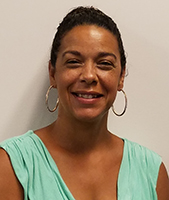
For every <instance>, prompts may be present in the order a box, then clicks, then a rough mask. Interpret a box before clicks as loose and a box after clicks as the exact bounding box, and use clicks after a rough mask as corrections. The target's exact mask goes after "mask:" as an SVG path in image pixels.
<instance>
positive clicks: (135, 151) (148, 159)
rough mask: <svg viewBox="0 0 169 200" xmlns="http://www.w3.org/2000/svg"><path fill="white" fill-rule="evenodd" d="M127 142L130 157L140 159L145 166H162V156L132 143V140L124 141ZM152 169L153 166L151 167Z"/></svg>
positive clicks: (126, 146)
mask: <svg viewBox="0 0 169 200" xmlns="http://www.w3.org/2000/svg"><path fill="white" fill-rule="evenodd" d="M124 141H125V148H126V151H127V153H128V156H130V157H132V158H133V159H136V161H137V159H138V161H141V162H142V163H143V164H145V165H147V166H149V165H155V166H157V165H158V167H159V166H160V164H161V156H160V155H158V154H157V153H156V152H154V151H152V150H150V149H148V148H147V147H144V146H142V145H140V144H138V143H136V142H132V141H130V140H127V139H124ZM150 167H151V166H150Z"/></svg>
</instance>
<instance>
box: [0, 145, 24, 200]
mask: <svg viewBox="0 0 169 200" xmlns="http://www.w3.org/2000/svg"><path fill="white" fill-rule="evenodd" d="M0 196H1V198H0V199H1V200H23V199H24V195H23V189H22V186H21V184H20V183H19V181H18V179H17V177H16V176H15V173H14V170H13V168H12V165H11V162H10V159H9V156H8V155H7V153H6V152H5V151H4V150H3V149H1V148H0Z"/></svg>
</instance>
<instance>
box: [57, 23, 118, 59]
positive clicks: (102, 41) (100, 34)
mask: <svg viewBox="0 0 169 200" xmlns="http://www.w3.org/2000/svg"><path fill="white" fill-rule="evenodd" d="M85 49H87V51H89V49H91V50H93V51H108V52H110V53H115V54H117V55H118V54H119V49H118V42H117V39H116V37H115V36H114V35H113V34H112V33H111V32H110V31H109V30H107V29H105V28H102V27H98V26H96V25H80V26H76V27H74V28H73V29H71V30H70V31H69V32H68V33H66V35H65V36H64V37H63V39H62V41H61V46H60V50H59V52H63V51H65V50H80V51H84V50H85Z"/></svg>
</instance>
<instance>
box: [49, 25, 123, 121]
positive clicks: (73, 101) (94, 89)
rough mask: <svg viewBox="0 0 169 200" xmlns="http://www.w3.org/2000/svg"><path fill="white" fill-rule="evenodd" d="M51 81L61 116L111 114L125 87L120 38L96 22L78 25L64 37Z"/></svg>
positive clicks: (87, 118) (83, 117)
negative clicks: (58, 101) (57, 95)
mask: <svg viewBox="0 0 169 200" xmlns="http://www.w3.org/2000/svg"><path fill="white" fill-rule="evenodd" d="M49 73H50V82H51V85H54V86H55V87H56V88H57V90H58V94H59V99H60V104H59V115H60V116H67V117H71V118H72V117H74V118H76V119H78V120H83V121H91V120H95V119H99V118H102V117H103V116H107V113H108V110H109V108H110V106H111V105H112V104H113V102H114V100H115V97H116V93H117V91H118V90H121V89H122V87H123V81H124V74H125V72H122V75H121V64H120V54H119V50H118V43H117V40H116V37H115V36H114V35H113V34H112V33H111V32H109V31H108V30H106V29H104V28H102V27H98V26H95V25H81V26H77V27H74V28H73V29H72V30H70V31H69V32H68V33H67V34H66V35H65V36H64V38H63V39H62V42H61V46H60V50H59V52H58V55H57V61H56V66H55V69H54V68H53V67H52V66H51V65H50V67H49Z"/></svg>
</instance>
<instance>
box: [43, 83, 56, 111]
mask: <svg viewBox="0 0 169 200" xmlns="http://www.w3.org/2000/svg"><path fill="white" fill-rule="evenodd" d="M52 88H54V86H53V85H51V86H50V87H49V88H48V90H47V92H46V107H47V109H48V110H49V111H50V112H55V110H56V109H57V107H58V105H59V98H57V101H56V105H55V107H54V108H53V109H52V110H51V109H50V108H49V105H48V98H49V92H50V90H51V89H52Z"/></svg>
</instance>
